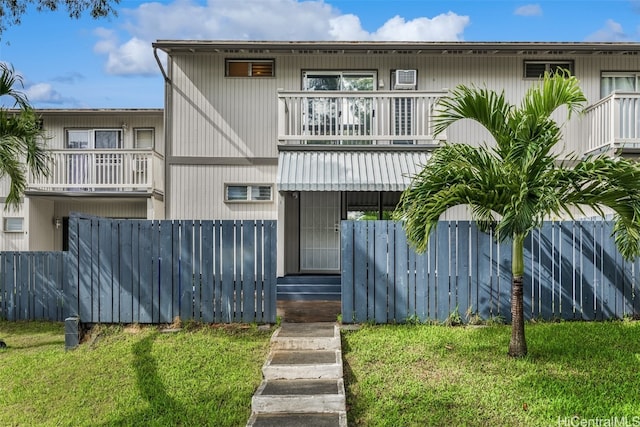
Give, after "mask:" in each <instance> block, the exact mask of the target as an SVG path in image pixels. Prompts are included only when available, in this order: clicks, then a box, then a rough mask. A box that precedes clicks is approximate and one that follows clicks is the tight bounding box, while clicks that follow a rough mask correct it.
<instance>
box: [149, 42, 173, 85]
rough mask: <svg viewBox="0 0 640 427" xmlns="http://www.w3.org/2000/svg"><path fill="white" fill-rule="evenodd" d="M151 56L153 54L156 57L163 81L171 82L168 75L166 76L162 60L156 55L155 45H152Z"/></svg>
mask: <svg viewBox="0 0 640 427" xmlns="http://www.w3.org/2000/svg"><path fill="white" fill-rule="evenodd" d="M153 56H154V58H156V62H157V63H158V68H160V72H161V73H162V77H164V81H165V82H166V83H171V81H170V80H169V76H167V72H166V71H165V69H164V67H163V66H162V61H161V60H160V57H159V56H158V48H157V47H156V46H154V47H153Z"/></svg>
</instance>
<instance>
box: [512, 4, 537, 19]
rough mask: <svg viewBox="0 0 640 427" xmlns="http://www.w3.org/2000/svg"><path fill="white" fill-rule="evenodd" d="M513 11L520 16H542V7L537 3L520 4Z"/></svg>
mask: <svg viewBox="0 0 640 427" xmlns="http://www.w3.org/2000/svg"><path fill="white" fill-rule="evenodd" d="M513 13H514V15H520V16H542V8H541V7H540V5H539V4H527V5H525V6H520V7H519V8H517V9H516V10H515V12H513Z"/></svg>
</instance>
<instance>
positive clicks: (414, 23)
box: [371, 12, 469, 41]
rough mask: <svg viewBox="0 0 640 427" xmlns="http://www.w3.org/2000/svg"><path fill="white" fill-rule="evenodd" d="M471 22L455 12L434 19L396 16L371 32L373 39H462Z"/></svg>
mask: <svg viewBox="0 0 640 427" xmlns="http://www.w3.org/2000/svg"><path fill="white" fill-rule="evenodd" d="M468 24H469V17H467V16H459V15H456V14H455V13H453V12H449V13H447V14H442V15H438V16H436V17H435V18H433V19H429V18H416V19H413V20H411V21H405V20H404V18H402V17H400V16H394V17H393V18H391V19H389V20H388V21H387V22H385V23H384V25H383V26H382V27H380V28H379V29H378V30H377V31H375V32H374V33H372V34H371V39H373V40H398V41H400V40H402V41H421V40H434V41H450V40H461V39H462V32H463V31H464V28H465V27H466V26H467V25H468Z"/></svg>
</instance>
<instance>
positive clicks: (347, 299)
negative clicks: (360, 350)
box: [340, 221, 355, 323]
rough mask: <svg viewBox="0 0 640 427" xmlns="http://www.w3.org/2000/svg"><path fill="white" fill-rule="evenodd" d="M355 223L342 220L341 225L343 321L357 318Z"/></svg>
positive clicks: (348, 321) (349, 321)
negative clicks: (355, 304)
mask: <svg viewBox="0 0 640 427" xmlns="http://www.w3.org/2000/svg"><path fill="white" fill-rule="evenodd" d="M353 233H354V223H353V222H351V221H342V224H341V225H340V242H341V247H342V257H341V258H342V259H341V261H342V263H341V264H342V267H341V268H342V278H341V293H342V301H341V303H340V304H341V313H342V321H343V322H345V323H351V322H352V321H353V320H354V318H355V312H354V293H353V292H354V290H355V284H354V278H355V265H354V254H355V250H354V248H353Z"/></svg>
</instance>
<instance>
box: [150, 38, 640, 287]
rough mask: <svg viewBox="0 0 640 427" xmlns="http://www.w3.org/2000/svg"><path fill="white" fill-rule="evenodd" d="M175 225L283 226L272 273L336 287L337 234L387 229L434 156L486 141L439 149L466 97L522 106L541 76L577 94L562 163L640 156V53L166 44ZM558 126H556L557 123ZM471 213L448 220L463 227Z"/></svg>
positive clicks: (550, 47) (594, 47)
mask: <svg viewBox="0 0 640 427" xmlns="http://www.w3.org/2000/svg"><path fill="white" fill-rule="evenodd" d="M153 47H154V50H155V52H156V57H157V58H159V55H158V53H159V52H164V53H165V54H166V56H167V60H166V63H164V62H162V61H160V60H159V61H158V63H159V66H160V68H161V71H162V73H163V75H164V77H165V99H166V104H165V113H166V123H165V126H166V132H167V136H166V155H165V161H166V168H165V171H166V175H165V181H166V188H167V190H166V198H165V216H166V217H167V218H209V219H211V218H215V219H276V220H277V221H278V275H279V276H287V275H300V274H338V273H339V272H340V228H339V224H340V220H341V219H345V218H359V217H369V218H370V217H378V218H383V217H385V215H386V213H387V212H389V211H391V210H392V209H393V208H394V206H395V204H396V203H397V201H398V198H399V196H400V192H401V191H402V190H403V189H404V188H406V186H407V185H408V184H409V176H411V175H412V174H413V173H415V172H416V171H418V170H419V169H420V167H421V165H423V164H424V163H425V162H426V160H427V159H428V156H429V153H430V152H431V151H432V150H433V149H434V148H436V147H438V146H439V145H440V144H442V143H443V142H445V141H453V142H455V141H464V142H468V143H481V142H483V141H491V139H490V136H489V135H488V134H486V133H485V131H484V130H482V129H481V128H480V127H479V125H477V124H475V123H458V124H456V125H455V126H453V127H452V128H450V129H449V130H448V131H447V134H441V135H438V136H437V137H435V136H434V135H433V131H432V126H431V124H432V122H431V119H432V118H433V116H434V114H435V113H436V108H437V102H438V99H439V98H440V97H442V96H443V95H444V94H445V93H446V92H447V90H448V89H449V88H453V87H455V86H456V85H458V84H467V85H471V84H473V85H478V86H486V87H488V88H490V89H495V90H498V91H502V90H504V91H505V94H506V97H507V99H509V100H510V101H511V102H514V103H518V102H519V101H520V100H521V98H522V96H523V95H524V92H525V91H526V90H527V88H528V87H530V86H531V85H532V84H533V83H535V82H536V81H538V79H539V78H540V77H541V76H542V75H543V73H544V72H545V71H551V72H553V71H554V70H557V69H560V68H563V69H568V70H570V71H571V72H572V73H573V74H574V75H576V76H577V77H578V79H579V80H580V83H581V86H582V89H583V91H584V93H585V95H586V97H587V99H588V104H589V108H588V110H587V112H586V114H585V115H584V116H583V117H581V118H578V119H575V120H572V121H571V122H570V123H569V125H568V126H567V127H566V128H565V129H564V135H565V140H564V146H563V149H564V150H565V151H564V152H566V153H569V152H575V153H577V154H578V155H587V154H593V153H608V154H611V155H634V153H635V152H637V150H638V149H640V94H639V93H638V91H639V90H640V88H639V87H638V84H639V82H640V44H638V43H526V42H516V43H502V42H496V43H478V42H252V41H191V40H160V41H157V42H156V43H153ZM562 114H563V113H562V112H558V118H559V119H562ZM465 215H466V212H464V211H463V210H454V211H452V212H450V213H448V218H449V219H452V218H462V217H465Z"/></svg>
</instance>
